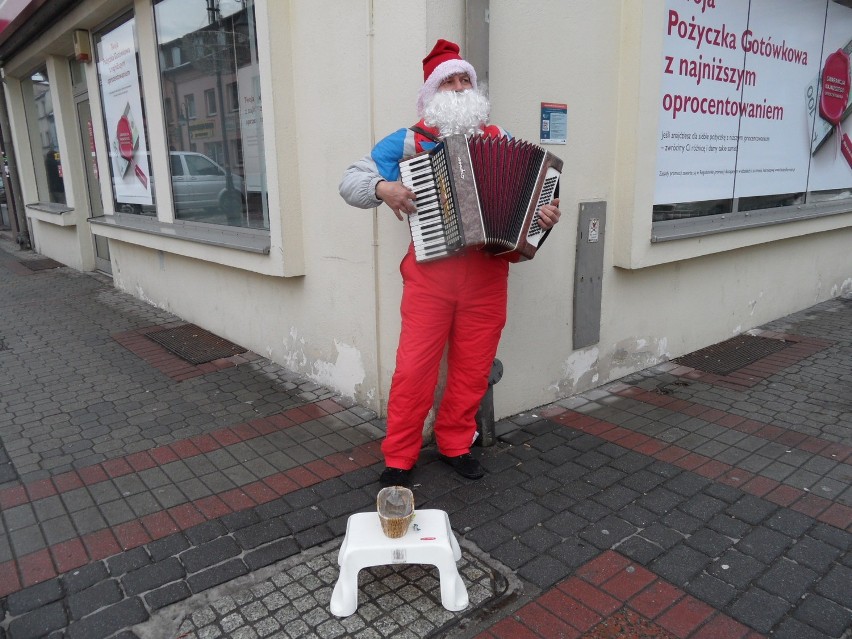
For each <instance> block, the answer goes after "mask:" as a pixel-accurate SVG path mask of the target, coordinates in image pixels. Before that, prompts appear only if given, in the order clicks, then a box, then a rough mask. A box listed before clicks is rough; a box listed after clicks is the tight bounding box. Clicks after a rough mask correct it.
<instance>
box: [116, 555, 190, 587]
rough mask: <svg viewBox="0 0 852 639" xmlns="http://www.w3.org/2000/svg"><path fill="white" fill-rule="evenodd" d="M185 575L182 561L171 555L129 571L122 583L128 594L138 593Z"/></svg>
mask: <svg viewBox="0 0 852 639" xmlns="http://www.w3.org/2000/svg"><path fill="white" fill-rule="evenodd" d="M184 576H186V571H185V570H184V568H183V565H182V564H181V562H180V561H178V559H177V557H169V558H168V559H164V560H162V561H158V562H157V563H154V564H150V565H148V566H144V567H142V568H139V569H138V570H134V571H132V572H129V573H127V574H126V575H124V576H123V577H122V578H121V583H122V585H123V586H124V591H125V592H126V593H127V594H128V595H138V594H140V593H143V592H147V591H148V590H154V589H155V588H159V587H160V586H163V585H165V584H167V583H170V582H172V581H177V580H178V579H181V578H183V577H184Z"/></svg>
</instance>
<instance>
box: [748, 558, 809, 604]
mask: <svg viewBox="0 0 852 639" xmlns="http://www.w3.org/2000/svg"><path fill="white" fill-rule="evenodd" d="M818 577H819V575H817V573H815V572H814V571H813V570H811V569H810V568H806V567H805V566H802V565H799V564H797V563H795V562H792V561H789V560H786V559H783V558H782V559H780V560H778V561H777V562H775V563H774V564H772V565H771V566H770V567H769V570H768V571H767V572H766V573H765V574H764V575H763V576H762V577H761V578H760V579H758V580H757V582H756V583H757V585H758V586H760V587H761V588H763V589H764V590H765V591H767V592H769V593H771V594H773V595H777V596H779V597H782V598H783V599H786V600H787V601H789V602H790V603H795V602H796V601H798V600H799V599H801V597H802V595H804V594H805V592H806V591H807V590H808V588H810V586H811V584H812V583H813V582H815V581H816V580H817V578H818Z"/></svg>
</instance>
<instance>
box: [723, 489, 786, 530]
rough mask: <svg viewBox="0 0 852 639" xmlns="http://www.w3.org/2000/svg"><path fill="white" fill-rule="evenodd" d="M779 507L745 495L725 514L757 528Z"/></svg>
mask: <svg viewBox="0 0 852 639" xmlns="http://www.w3.org/2000/svg"><path fill="white" fill-rule="evenodd" d="M777 508H778V507H777V506H775V504H772V503H770V502H767V501H764V500H762V499H759V498H758V497H754V496H752V495H745V496H743V497H742V498H741V499H739V500H737V502H736V503H735V504H733V505H731V506H730V507H729V508H728V509H727V510H726V511H725V512H726V513H727V514H729V515H731V516H732V517H736V518H737V519H740V520H742V521H744V522H746V523H747V524H751V525H752V526H755V525H757V524H759V523H760V522H762V521H763V520H764V519H767V518H768V517H769V516H770V515H771V514H772V513H774V512H775V511H776V510H777Z"/></svg>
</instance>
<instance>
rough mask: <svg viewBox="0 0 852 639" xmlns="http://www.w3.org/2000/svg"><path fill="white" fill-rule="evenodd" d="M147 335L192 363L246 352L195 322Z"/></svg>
mask: <svg viewBox="0 0 852 639" xmlns="http://www.w3.org/2000/svg"><path fill="white" fill-rule="evenodd" d="M146 336H147V337H149V338H151V339H152V340H154V341H155V342H157V343H158V344H159V345H160V346H162V347H163V348H165V349H167V350H169V351H171V352H172V353H174V354H175V355H177V356H178V357H180V358H181V359H185V360H186V361H187V362H189V363H191V364H204V363H206V362H212V361H213V360H215V359H221V358H223V357H231V356H233V355H239V354H240V353H245V352H246V349H245V348H243V347H242V346H237V345H236V344H234V343H233V342H229V341H228V340H226V339H222V338H221V337H219V336H218V335H214V334H213V333H211V332H210V331H206V330H204V329H203V328H200V327H198V326H196V325H195V324H184V325H183V326H178V327H176V328H165V329H161V330H158V331H153V332H151V333H147V334H146Z"/></svg>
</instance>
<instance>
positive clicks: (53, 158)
mask: <svg viewBox="0 0 852 639" xmlns="http://www.w3.org/2000/svg"><path fill="white" fill-rule="evenodd" d="M22 84H23V87H22V88H23V95H24V102H25V104H26V111H27V128H28V129H29V135H30V144H31V147H32V151H33V168H34V170H35V176H36V185H37V189H38V199H39V201H40V202H54V203H56V204H65V203H66V200H65V184H64V180H63V177H62V158H61V157H60V156H59V144H58V143H57V138H56V121H55V118H54V114H53V98H52V95H51V91H50V82H49V80H48V77H47V70H46V69H40V70H39V71H37V72H36V73H33V74H32V75H31V76H30V77H29V78H28V79H27V80H26V81H24V82H23V83H22Z"/></svg>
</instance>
